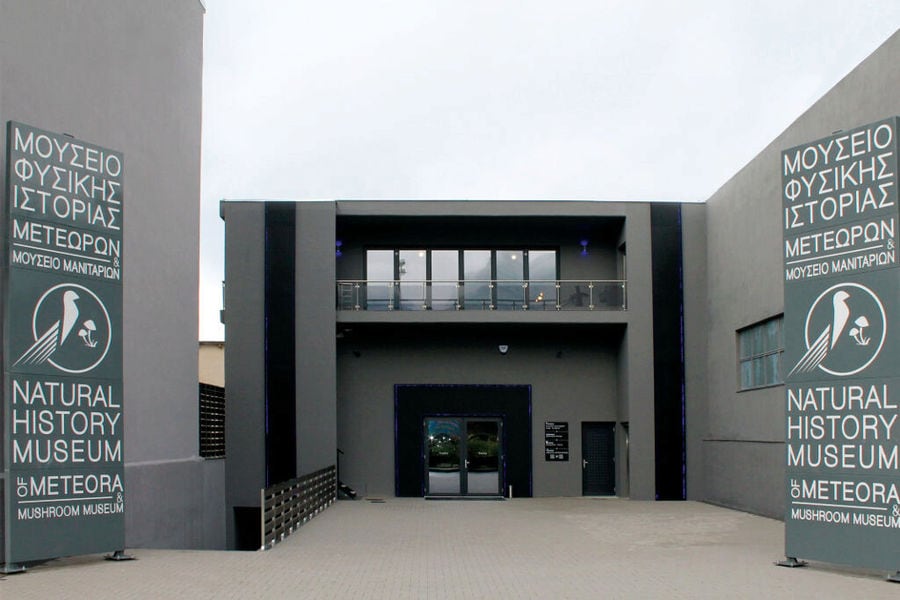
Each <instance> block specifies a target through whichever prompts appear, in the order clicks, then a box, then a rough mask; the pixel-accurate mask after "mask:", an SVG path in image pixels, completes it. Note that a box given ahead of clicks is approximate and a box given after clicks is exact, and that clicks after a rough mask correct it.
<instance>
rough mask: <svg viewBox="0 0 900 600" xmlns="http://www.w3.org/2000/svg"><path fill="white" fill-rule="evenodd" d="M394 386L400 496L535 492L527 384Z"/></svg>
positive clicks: (396, 460) (395, 434)
mask: <svg viewBox="0 0 900 600" xmlns="http://www.w3.org/2000/svg"><path fill="white" fill-rule="evenodd" d="M394 391H395V396H394V403H395V404H394V415H395V419H396V420H395V424H394V451H395V462H394V465H395V469H396V471H395V473H396V475H395V480H394V481H395V484H396V495H397V496H418V497H420V498H421V497H422V496H429V497H431V496H435V497H439V496H443V497H452V496H465V497H473V496H474V497H478V496H482V497H485V496H487V497H497V496H505V495H507V494H510V493H511V494H513V495H514V496H516V497H528V496H531V388H530V387H529V386H527V385H396V386H395V387H394ZM429 421H433V423H431V424H429ZM429 428H431V432H429ZM432 435H433V436H434V437H435V440H431V439H430V437H431V436H432ZM435 441H438V442H439V443H438V444H435ZM432 454H433V456H432ZM466 461H468V464H467V463H466Z"/></svg>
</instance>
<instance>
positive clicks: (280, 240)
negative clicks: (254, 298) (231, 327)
mask: <svg viewBox="0 0 900 600" xmlns="http://www.w3.org/2000/svg"><path fill="white" fill-rule="evenodd" d="M265 215H266V216H265V219H266V249H265V252H266V257H265V312H266V322H265V327H266V332H265V336H266V337H265V387H266V389H265V403H266V406H265V409H266V411H265V412H266V415H265V416H266V486H270V485H273V484H275V483H279V482H281V481H284V480H286V479H291V478H292V477H295V476H296V475H297V432H296V428H295V423H296V420H295V419H296V408H295V404H296V400H295V399H296V389H297V382H296V372H295V364H296V361H295V358H296V355H295V348H296V343H295V341H296V340H295V331H296V330H295V324H296V323H295V314H294V310H295V289H296V288H295V285H294V273H295V266H296V265H295V253H296V243H295V242H296V235H297V223H296V220H297V219H296V208H295V207H294V205H293V203H290V204H277V203H269V204H266V209H265Z"/></svg>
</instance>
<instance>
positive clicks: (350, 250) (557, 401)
mask: <svg viewBox="0 0 900 600" xmlns="http://www.w3.org/2000/svg"><path fill="white" fill-rule="evenodd" d="M222 216H223V218H224V219H225V226H226V236H227V240H228V241H227V244H226V287H225V290H226V291H225V312H224V314H225V323H226V327H227V332H228V343H227V345H226V358H225V361H226V364H225V369H226V387H227V389H228V397H229V413H228V419H227V435H226V439H227V443H228V460H227V466H226V488H227V498H228V499H227V502H228V512H229V513H230V514H233V515H237V514H247V515H249V516H248V517H247V519H248V523H249V524H250V525H248V526H250V527H252V526H254V524H256V523H258V517H257V516H254V512H253V509H254V507H258V490H259V489H260V488H262V487H266V486H269V485H272V484H274V483H277V482H278V481H279V480H280V479H286V478H290V477H293V476H295V475H296V474H298V473H307V472H311V471H314V470H316V469H319V468H322V467H325V466H328V465H332V464H335V463H336V462H337V457H336V454H337V452H338V451H340V454H341V456H340V476H341V479H342V480H343V481H344V482H345V483H346V484H348V485H350V486H351V487H353V488H354V489H355V490H357V491H358V492H359V493H362V494H365V495H376V496H384V495H400V496H431V495H443V494H448V495H451V496H456V495H461V496H465V495H482V494H487V495H494V496H498V497H503V496H510V495H513V496H553V495H580V494H582V493H591V494H597V493H600V494H602V493H607V494H618V495H622V496H629V497H632V498H637V499H654V498H663V499H668V498H672V499H681V498H684V429H683V410H684V407H683V401H684V399H683V395H682V387H683V386H682V377H683V367H682V363H681V347H680V315H681V300H680V293H679V292H678V290H679V287H680V269H681V263H680V257H681V250H680V242H681V239H680V227H681V225H680V218H681V209H680V207H679V206H678V205H674V204H671V205H650V204H638V203H605V202H604V203H591V202H515V201H509V202H467V201H460V202H450V201H440V202H437V201H422V202H416V201H409V202H379V201H336V202H331V201H325V202H298V203H278V202H270V203H262V202H224V203H223V204H222ZM654 282H656V289H657V291H658V292H663V296H664V297H660V298H657V299H656V300H654ZM666 309H668V311H666ZM654 327H656V329H654ZM666 357H669V358H670V359H674V360H669V361H668V363H667V362H666V361H665V360H663V359H664V358H666ZM659 415H663V416H664V417H660V416H659ZM431 421H434V423H433V426H434V427H443V426H451V427H452V426H455V425H458V424H461V425H462V426H463V427H469V428H470V430H469V431H468V433H465V432H464V433H463V434H462V435H461V437H462V438H465V439H468V440H470V442H469V445H470V446H472V447H473V448H474V447H475V445H476V442H475V441H473V440H475V439H476V438H477V437H478V436H479V435H482V436H483V435H485V434H484V432H483V431H480V430H478V427H481V426H482V425H479V423H481V422H482V421H492V422H494V423H496V425H490V426H489V427H497V428H499V431H496V430H495V431H493V433H492V434H489V435H493V436H494V441H495V443H496V445H497V448H494V449H492V450H490V451H489V452H490V453H491V454H493V453H494V452H496V454H497V456H498V458H497V460H498V461H499V464H497V465H494V469H495V471H496V472H495V474H494V475H492V477H493V479H492V483H491V484H490V486H489V487H490V490H489V491H486V488H481V487H479V485H480V484H478V485H476V481H477V480H479V481H480V480H481V479H483V478H484V474H485V472H487V471H488V470H489V469H487V468H486V467H485V466H484V465H482V466H481V467H479V469H480V471H479V472H475V471H474V470H472V471H471V472H467V470H466V467H467V465H468V463H469V462H471V463H473V464H474V463H475V462H477V460H476V458H475V457H474V455H473V456H469V457H468V458H465V457H458V460H457V461H454V460H451V463H452V464H450V465H449V466H444V467H436V466H435V465H434V464H430V463H429V460H437V459H436V458H434V457H430V456H429V451H430V450H429V448H430V445H429V444H433V443H436V442H429V441H428V440H429V439H433V438H434V435H433V434H434V432H433V431H431V430H430V429H429V427H431V425H429V422H431ZM445 421H461V423H453V424H450V425H448V424H447V423H445ZM472 422H474V423H472ZM559 424H563V425H561V426H560V425H559ZM554 427H557V428H560V427H561V428H562V429H564V430H565V432H566V433H567V440H566V441H564V442H562V446H561V447H560V448H559V451H560V454H561V455H560V456H556V455H555V454H556V452H552V451H551V450H552V449H553V448H555V446H554V443H555V442H553V441H551V442H549V443H548V431H549V430H548V428H551V429H552V428H554ZM472 428H475V429H472ZM595 429H596V431H595ZM598 436H599V437H598ZM552 437H553V436H551V438H552ZM479 448H480V446H479ZM461 451H462V450H460V448H458V447H456V446H454V449H453V450H452V451H451V455H452V454H454V453H456V452H461ZM473 451H474V450H473ZM435 452H437V450H435ZM463 452H464V451H463ZM584 452H593V453H595V454H596V456H597V457H596V459H595V458H591V459H590V460H588V458H587V457H586V456H587V455H584ZM548 454H551V455H553V456H548ZM601 462H602V463H603V464H602V465H601V464H600V463H601ZM595 463H596V468H597V469H598V471H599V473H598V474H597V476H598V477H600V478H601V479H603V480H605V481H608V487H606V488H597V489H593V488H592V487H591V486H592V485H593V483H592V480H591V477H593V476H594V475H593V471H592V468H594V466H595ZM431 467H434V468H431ZM441 469H443V471H442V473H443V474H442V475H441V477H438V475H437V472H438V471H439V470H441ZM473 469H474V467H473ZM451 472H452V475H450V474H449V473H451ZM447 478H451V479H454V480H455V481H454V482H452V483H451V484H450V485H451V488H447V489H445V488H444V487H442V486H443V484H442V483H439V481H438V480H439V479H447ZM457 478H462V481H464V483H460V481H456V479H457ZM236 537H239V534H238V533H237V532H234V531H232V532H231V533H230V539H231V538H233V539H236Z"/></svg>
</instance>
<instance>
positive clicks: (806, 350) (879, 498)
mask: <svg viewBox="0 0 900 600" xmlns="http://www.w3.org/2000/svg"><path fill="white" fill-rule="evenodd" d="M897 133H898V132H897V119H896V118H890V119H886V120H883V121H879V122H877V123H872V124H870V125H866V126H863V127H859V128H857V129H854V130H851V131H848V132H840V133H837V134H834V135H832V136H831V137H828V138H824V139H822V140H818V141H814V142H810V143H808V144H803V145H802V146H797V147H795V148H791V149H789V150H786V151H784V152H783V153H782V161H781V172H782V185H783V196H782V208H783V211H784V304H785V309H784V326H785V328H784V331H785V352H784V370H785V373H786V376H785V383H786V385H785V389H786V398H785V399H786V406H785V419H786V442H787V444H786V461H787V462H786V487H785V490H786V514H785V554H786V555H787V556H789V557H797V558H810V559H814V560H821V561H826V562H833V563H842V564H848V565H855V566H862V567H869V568H879V569H887V570H895V569H897V568H900V489H898V488H900V450H898V447H900V412H898V406H900V269H898V264H897V247H896V245H897V233H898V232H897V226H898V195H897V185H898V183H897V182H898V178H897V173H898V162H897V148H898V145H897Z"/></svg>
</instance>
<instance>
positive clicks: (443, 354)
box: [338, 325, 623, 496]
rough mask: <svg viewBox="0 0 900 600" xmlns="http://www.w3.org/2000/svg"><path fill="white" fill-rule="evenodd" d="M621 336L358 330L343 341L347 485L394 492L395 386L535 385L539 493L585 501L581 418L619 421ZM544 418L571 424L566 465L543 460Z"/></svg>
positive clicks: (509, 329) (581, 330)
mask: <svg viewBox="0 0 900 600" xmlns="http://www.w3.org/2000/svg"><path fill="white" fill-rule="evenodd" d="M622 334H623V328H622V327H621V326H599V325H595V326H589V327H577V326H567V327H563V328H560V327H557V326H547V325H543V326H541V325H532V326H529V327H527V328H523V327H516V326H483V325H482V326H477V327H472V326H469V327H464V326H454V325H440V326H429V325H414V326H403V327H398V326H392V325H376V326H371V325H370V326H357V327H355V328H354V329H353V330H352V331H350V332H348V333H346V334H345V335H344V337H342V339H341V340H340V343H339V344H338V446H339V447H340V448H341V449H342V450H343V451H344V452H345V454H344V456H343V457H342V459H341V477H342V479H343V480H344V481H345V482H346V483H348V484H349V485H350V486H351V487H355V489H357V490H358V491H359V492H361V493H367V494H370V495H393V493H394V385H395V384H490V385H530V386H531V399H532V462H533V479H534V495H535V496H578V495H581V422H582V421H617V420H618V410H617V404H618V399H617V392H618V385H617V384H618V381H617V374H616V363H617V354H618V346H619V341H620V339H621V337H622ZM499 344H507V345H508V346H509V351H508V353H507V354H506V355H503V354H501V353H500V352H499V350H498V345H499ZM545 421H567V422H568V423H569V444H570V459H569V461H568V462H546V461H545V460H544V438H543V436H544V422H545ZM513 493H514V494H516V491H515V490H514V491H513Z"/></svg>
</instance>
